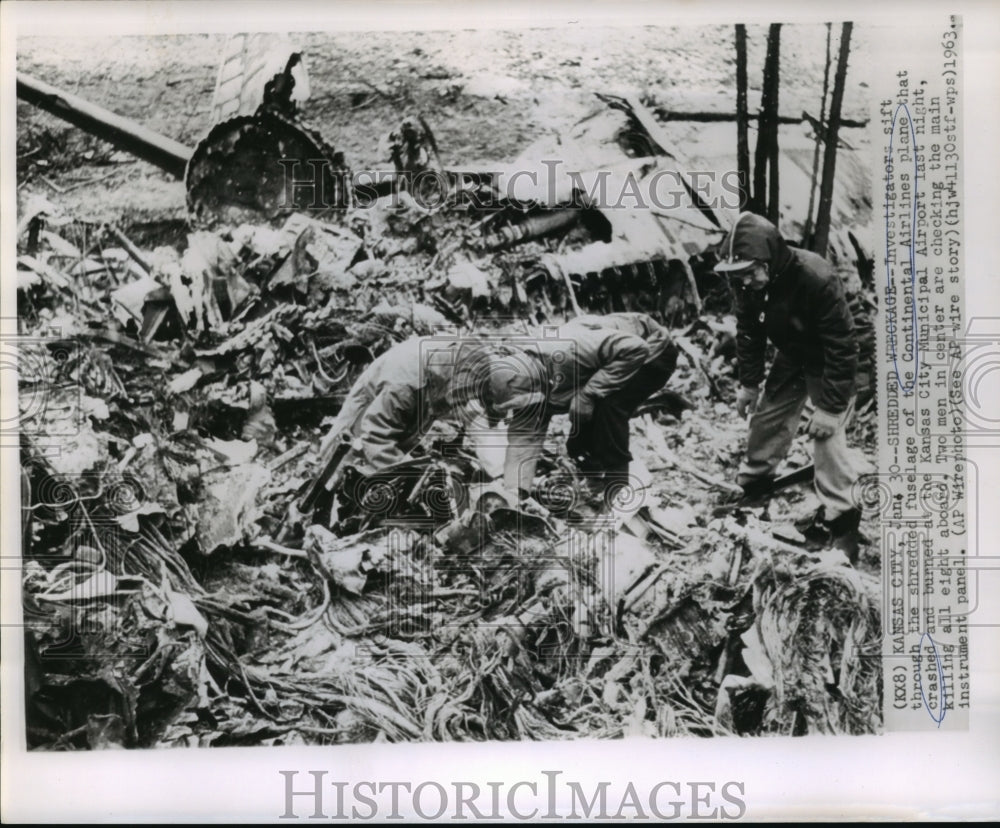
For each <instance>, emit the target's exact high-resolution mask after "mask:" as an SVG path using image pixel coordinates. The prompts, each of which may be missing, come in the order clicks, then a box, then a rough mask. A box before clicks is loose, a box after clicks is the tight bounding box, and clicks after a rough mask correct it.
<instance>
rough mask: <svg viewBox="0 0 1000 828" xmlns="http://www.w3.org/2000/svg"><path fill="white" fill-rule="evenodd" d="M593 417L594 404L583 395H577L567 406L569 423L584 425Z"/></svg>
mask: <svg viewBox="0 0 1000 828" xmlns="http://www.w3.org/2000/svg"><path fill="white" fill-rule="evenodd" d="M593 416H594V402H593V400H591V399H590V398H589V397H586V396H584V395H583V394H577V395H576V396H575V397H573V399H572V400H571V401H570V404H569V420H570V422H571V423H585V422H587V420H589V419H590V418H591V417H593Z"/></svg>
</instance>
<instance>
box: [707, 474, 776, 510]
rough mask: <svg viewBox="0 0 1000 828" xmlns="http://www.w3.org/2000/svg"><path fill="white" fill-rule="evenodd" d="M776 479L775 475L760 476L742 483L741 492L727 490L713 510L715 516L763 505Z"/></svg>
mask: <svg viewBox="0 0 1000 828" xmlns="http://www.w3.org/2000/svg"><path fill="white" fill-rule="evenodd" d="M774 481H775V478H773V477H760V478H758V479H757V480H751V481H749V482H748V483H741V484H740V489H742V491H741V492H738V493H737V492H726V494H724V495H722V497H720V498H719V500H718V505H717V506H716V507H715V509H713V510H712V515H713V517H722V516H723V515H726V514H728V513H729V512H731V511H732V510H733V509H745V508H753V507H754V506H763V505H764V502H765V501H766V500H767V496H768V494H770V492H771V488H772V487H773V486H774Z"/></svg>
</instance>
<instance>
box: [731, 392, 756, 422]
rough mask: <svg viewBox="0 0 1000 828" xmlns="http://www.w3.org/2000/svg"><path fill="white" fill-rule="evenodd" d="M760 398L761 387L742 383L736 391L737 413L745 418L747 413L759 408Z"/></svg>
mask: <svg viewBox="0 0 1000 828" xmlns="http://www.w3.org/2000/svg"><path fill="white" fill-rule="evenodd" d="M758 399H760V389H758V388H751V387H750V386H747V385H741V386H740V388H739V390H738V391H737V392H736V413H737V414H739V415H740V419H743V418H745V417H746V416H747V414H753V413H754V411H756V410H757V400H758Z"/></svg>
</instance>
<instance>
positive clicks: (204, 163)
mask: <svg viewBox="0 0 1000 828" xmlns="http://www.w3.org/2000/svg"><path fill="white" fill-rule="evenodd" d="M348 179H349V171H348V170H347V168H346V166H345V164H344V161H343V156H342V155H340V154H338V153H336V152H334V150H333V148H332V147H331V146H329V145H328V144H327V143H326V142H325V141H323V139H322V137H320V135H319V134H318V133H317V132H315V131H314V130H311V129H309V128H308V127H306V126H303V125H302V124H300V123H296V122H294V121H291V120H289V119H287V118H285V117H283V116H281V115H279V114H277V113H276V112H273V111H269V110H261V111H258V112H257V114H255V115H241V116H239V117H236V118H231V119H229V120H228V121H223V122H222V123H221V124H217V125H216V126H215V127H213V128H212V130H211V131H210V132H209V133H208V135H207V136H206V137H205V138H204V139H203V140H202V141H201V142H200V143H199V144H198V146H197V147H196V148H195V150H194V153H193V154H192V155H191V160H190V161H189V162H188V165H187V170H186V173H185V178H184V180H185V184H186V187H187V204H188V212H189V214H190V215H191V220H192V222H193V223H195V224H198V225H202V226H212V225H215V224H219V223H225V224H241V223H243V222H259V221H262V220H263V221H270V220H271V219H274V218H279V217H281V216H285V215H288V214H289V213H292V212H295V211H308V210H314V211H315V210H327V209H342V208H343V207H346V206H347V205H348V204H349V203H350V193H351V191H350V189H349V180H348Z"/></svg>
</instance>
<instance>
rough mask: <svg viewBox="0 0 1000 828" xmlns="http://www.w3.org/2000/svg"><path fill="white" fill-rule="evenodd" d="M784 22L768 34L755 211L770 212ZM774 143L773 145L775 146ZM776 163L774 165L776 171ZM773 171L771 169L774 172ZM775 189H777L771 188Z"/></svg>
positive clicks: (755, 179) (761, 105)
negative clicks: (769, 188) (769, 171)
mask: <svg viewBox="0 0 1000 828" xmlns="http://www.w3.org/2000/svg"><path fill="white" fill-rule="evenodd" d="M780 32H781V24H780V23H772V24H771V28H770V29H769V30H768V33H767V57H766V58H765V59H764V84H763V89H762V90H761V96H760V117H759V118H758V120H757V149H756V151H755V153H754V167H753V210H754V212H755V213H760V214H761V215H769V214H770V212H771V211H770V210H769V209H768V203H767V200H768V185H767V179H768V168H769V162H770V160H771V159H772V158H773V157H774V156H775V154H776V152H777V140H778V49H779V43H780V37H781V35H780ZM772 145H773V147H772ZM776 169H777V165H776V164H775V165H774V170H776ZM774 170H771V172H772V173H773V172H774ZM771 189H772V191H773V190H774V189H775V188H774V187H772V188H771Z"/></svg>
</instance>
